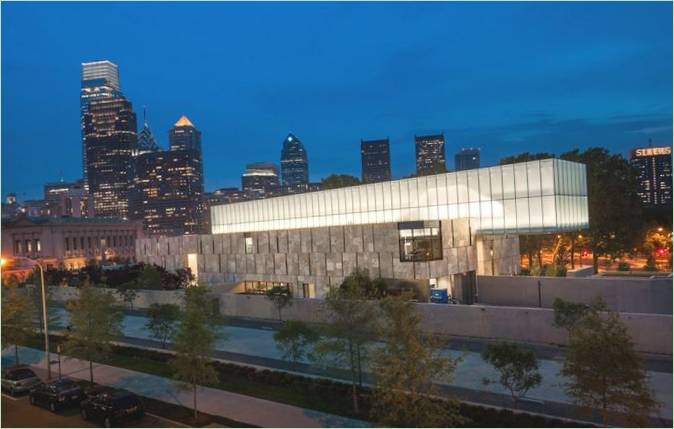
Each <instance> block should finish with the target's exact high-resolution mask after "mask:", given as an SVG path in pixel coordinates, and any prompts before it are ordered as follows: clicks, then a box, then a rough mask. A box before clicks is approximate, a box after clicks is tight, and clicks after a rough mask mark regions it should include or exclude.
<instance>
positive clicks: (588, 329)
mask: <svg viewBox="0 0 674 429" xmlns="http://www.w3.org/2000/svg"><path fill="white" fill-rule="evenodd" d="M561 374H562V375H564V376H565V377H568V378H569V379H570V380H571V381H570V382H569V383H568V385H567V394H568V395H569V396H570V397H572V398H573V399H574V401H575V402H576V404H577V405H579V406H580V407H582V408H583V409H585V410H587V411H588V412H589V411H591V410H599V412H600V414H601V416H602V420H603V422H604V425H605V426H607V425H608V424H617V425H620V426H624V425H639V426H644V425H648V415H649V413H650V412H652V411H654V410H656V409H657V408H658V407H659V404H658V403H657V402H656V400H655V399H654V396H653V392H652V391H651V390H650V388H649V385H648V376H647V373H646V371H645V370H644V368H643V362H642V359H641V357H640V356H639V354H638V353H637V352H636V351H635V350H634V344H633V343H632V340H631V338H630V336H629V335H628V333H627V329H626V328H625V325H624V324H623V323H622V321H621V320H620V317H619V315H618V314H617V313H614V312H599V311H587V312H585V313H584V314H583V315H582V316H581V317H580V319H579V320H577V321H576V322H575V323H574V324H573V325H572V328H571V330H570V338H569V349H568V351H567V354H566V359H565V361H564V365H563V367H562V371H561Z"/></svg>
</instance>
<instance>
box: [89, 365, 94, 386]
mask: <svg viewBox="0 0 674 429" xmlns="http://www.w3.org/2000/svg"><path fill="white" fill-rule="evenodd" d="M89 382H90V383H91V384H92V385H93V384H94V361H92V360H90V361H89Z"/></svg>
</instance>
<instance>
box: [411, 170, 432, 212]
mask: <svg viewBox="0 0 674 429" xmlns="http://www.w3.org/2000/svg"><path fill="white" fill-rule="evenodd" d="M414 181H415V182H416V183H417V204H416V205H417V206H418V207H424V206H426V205H428V184H427V178H426V177H418V178H416V179H414ZM410 195H411V194H410Z"/></svg>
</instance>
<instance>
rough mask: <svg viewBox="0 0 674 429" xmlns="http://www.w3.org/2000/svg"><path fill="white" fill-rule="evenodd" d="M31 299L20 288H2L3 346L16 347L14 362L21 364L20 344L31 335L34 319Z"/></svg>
mask: <svg viewBox="0 0 674 429" xmlns="http://www.w3.org/2000/svg"><path fill="white" fill-rule="evenodd" d="M30 308H31V302H30V299H29V298H28V297H27V296H26V295H25V294H24V293H22V291H19V289H18V287H16V286H14V287H12V286H3V287H2V312H1V313H2V314H1V316H2V325H1V326H2V330H1V332H2V344H4V345H9V344H12V345H14V360H15V362H16V364H17V365H18V364H19V344H21V343H24V342H25V341H26V340H27V339H28V338H29V337H30V335H31V328H32V326H33V318H32V317H31V311H30Z"/></svg>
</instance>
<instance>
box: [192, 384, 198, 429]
mask: <svg viewBox="0 0 674 429" xmlns="http://www.w3.org/2000/svg"><path fill="white" fill-rule="evenodd" d="M192 386H193V387H194V390H193V395H194V398H193V399H194V422H195V423H196V422H197V417H198V416H197V384H196V383H194V384H193V385H192Z"/></svg>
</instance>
